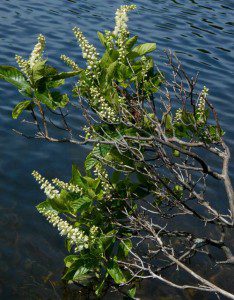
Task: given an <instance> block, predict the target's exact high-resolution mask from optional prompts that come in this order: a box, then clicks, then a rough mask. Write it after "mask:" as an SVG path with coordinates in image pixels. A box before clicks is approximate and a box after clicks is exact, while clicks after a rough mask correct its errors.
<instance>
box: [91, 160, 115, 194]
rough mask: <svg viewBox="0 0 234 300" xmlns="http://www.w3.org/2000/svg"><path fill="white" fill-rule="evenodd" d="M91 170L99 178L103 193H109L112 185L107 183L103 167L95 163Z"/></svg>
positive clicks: (106, 174)
mask: <svg viewBox="0 0 234 300" xmlns="http://www.w3.org/2000/svg"><path fill="white" fill-rule="evenodd" d="M93 172H94V174H95V175H96V176H97V177H98V178H100V179H101V183H102V187H103V190H104V191H105V193H106V194H109V192H110V191H111V190H112V186H111V184H110V183H109V179H108V173H107V171H106V170H105V169H104V168H103V166H102V165H101V164H96V165H95V169H94V171H93Z"/></svg>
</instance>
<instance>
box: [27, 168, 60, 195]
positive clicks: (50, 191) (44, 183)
mask: <svg viewBox="0 0 234 300" xmlns="http://www.w3.org/2000/svg"><path fill="white" fill-rule="evenodd" d="M32 175H33V177H34V178H35V179H36V181H37V182H38V183H39V184H40V185H41V189H42V190H44V193H45V194H46V196H47V197H48V198H49V199H54V198H56V197H58V196H59V191H58V190H56V188H55V187H54V186H53V185H52V184H51V183H50V182H49V181H48V180H47V179H45V178H44V177H42V176H41V174H39V173H38V172H37V171H33V172H32Z"/></svg>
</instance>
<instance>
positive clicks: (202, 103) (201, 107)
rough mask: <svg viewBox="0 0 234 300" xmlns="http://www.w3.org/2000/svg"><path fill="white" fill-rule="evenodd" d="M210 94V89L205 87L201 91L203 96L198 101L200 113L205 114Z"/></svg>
mask: <svg viewBox="0 0 234 300" xmlns="http://www.w3.org/2000/svg"><path fill="white" fill-rule="evenodd" d="M208 92H209V89H208V88H207V87H206V86H204V87H203V90H202V91H201V94H200V96H199V100H198V111H199V113H201V114H202V113H203V112H204V110H205V106H206V98H207V96H208Z"/></svg>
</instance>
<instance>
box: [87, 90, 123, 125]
mask: <svg viewBox="0 0 234 300" xmlns="http://www.w3.org/2000/svg"><path fill="white" fill-rule="evenodd" d="M90 93H91V96H92V101H94V102H95V103H96V105H95V107H97V113H98V114H99V116H100V118H101V119H105V120H107V121H108V122H110V123H112V122H117V120H118V118H117V117H116V113H115V111H114V109H113V108H112V107H111V106H110V105H109V103H108V102H107V100H106V99H105V98H104V97H103V96H102V95H101V94H100V93H99V91H98V88H97V87H91V88H90ZM91 104H92V103H91Z"/></svg>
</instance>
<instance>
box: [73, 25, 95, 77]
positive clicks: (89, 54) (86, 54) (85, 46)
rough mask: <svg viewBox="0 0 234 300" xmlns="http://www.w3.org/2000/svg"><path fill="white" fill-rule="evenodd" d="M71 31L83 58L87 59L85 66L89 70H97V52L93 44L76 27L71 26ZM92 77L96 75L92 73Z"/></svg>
mask: <svg viewBox="0 0 234 300" xmlns="http://www.w3.org/2000/svg"><path fill="white" fill-rule="evenodd" d="M73 32H74V34H75V37H76V38H77V40H78V42H79V45H80V47H81V50H82V53H83V58H85V59H86V60H87V68H88V69H89V70H96V71H98V63H99V61H98V55H99V53H97V50H96V48H95V47H94V46H93V45H91V44H89V42H88V40H87V39H86V38H85V37H84V35H83V33H82V32H81V30H80V29H79V28H78V27H75V28H73ZM93 77H96V75H95V74H93Z"/></svg>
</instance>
